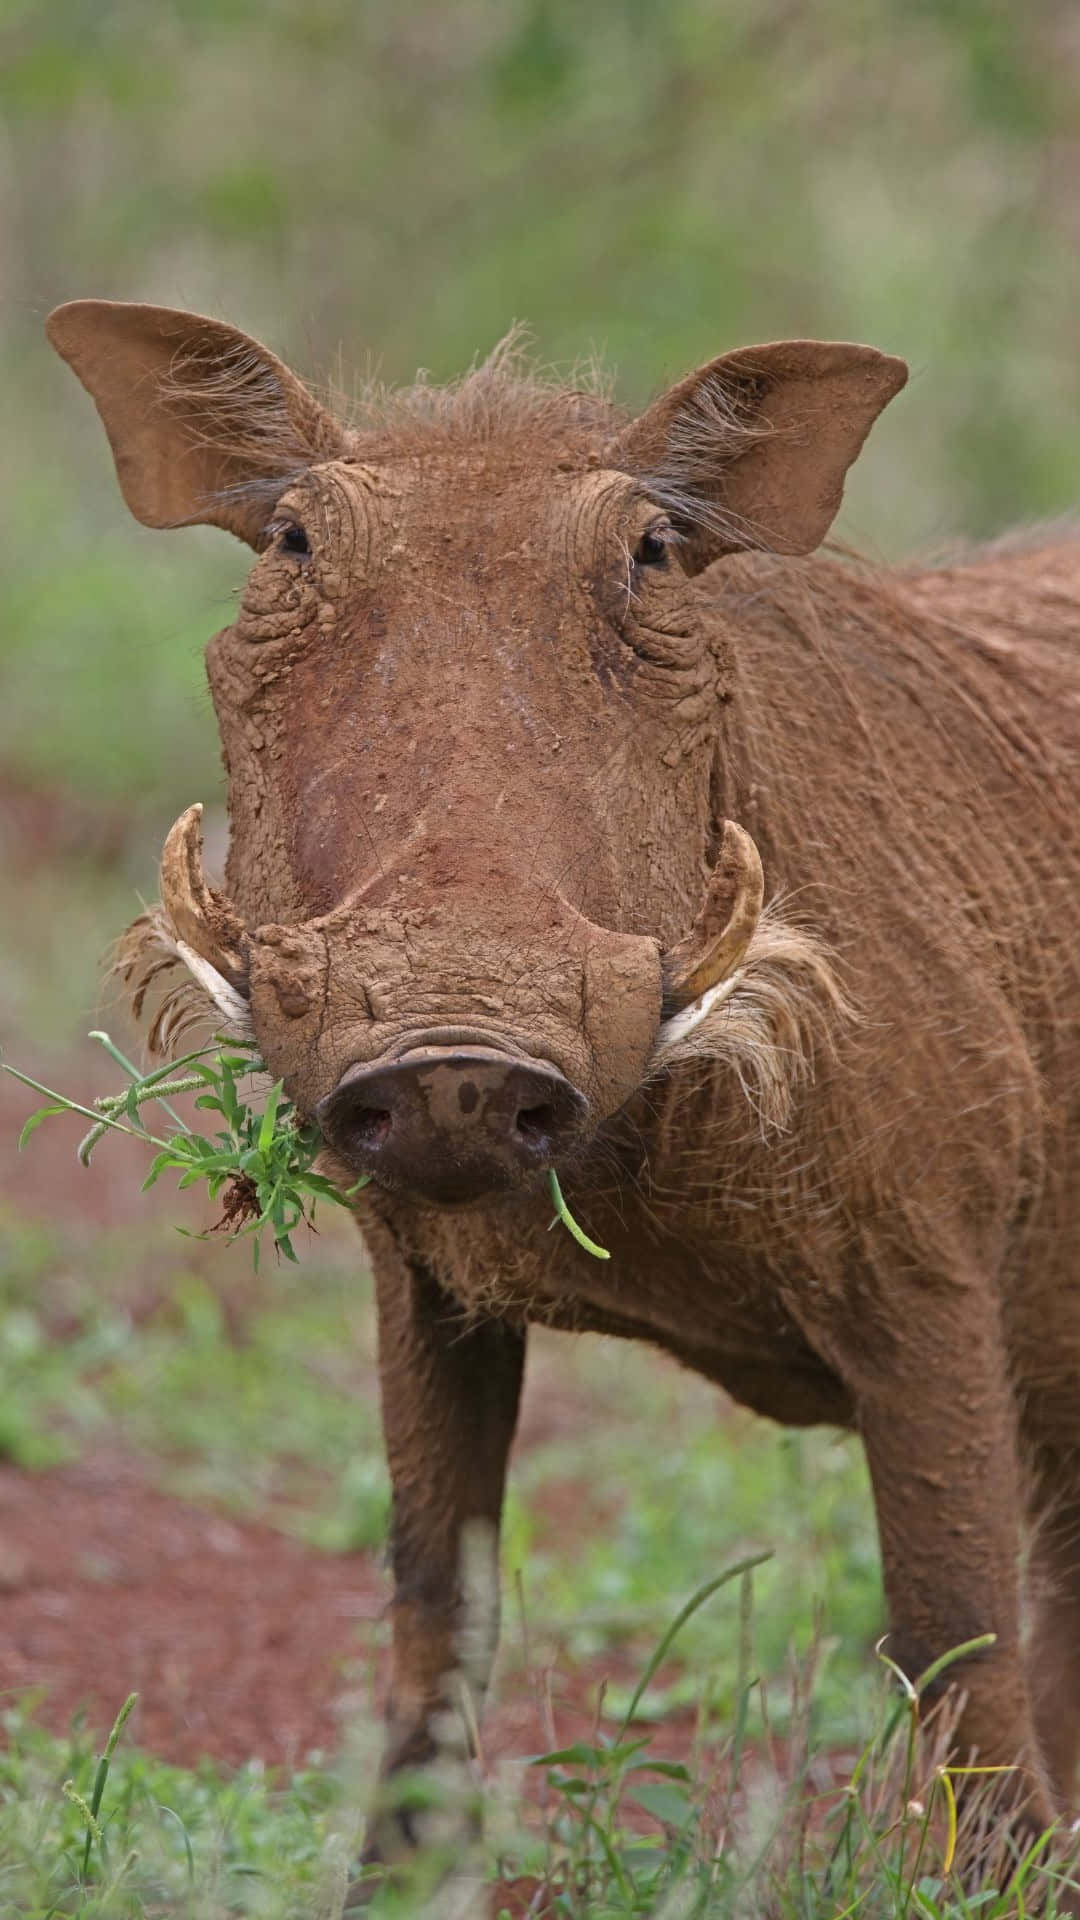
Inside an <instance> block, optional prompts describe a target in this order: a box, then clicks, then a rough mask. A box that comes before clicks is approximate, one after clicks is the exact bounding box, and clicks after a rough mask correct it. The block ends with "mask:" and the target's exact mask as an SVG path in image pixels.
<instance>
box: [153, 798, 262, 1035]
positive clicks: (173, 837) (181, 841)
mask: <svg viewBox="0 0 1080 1920" xmlns="http://www.w3.org/2000/svg"><path fill="white" fill-rule="evenodd" d="M202 844H203V837H202V807H201V806H194V807H188V809H187V811H186V813H182V814H181V815H180V818H179V820H177V821H176V823H175V825H174V826H172V827H171V828H170V829H169V833H168V837H167V839H166V841H165V845H164V847H163V848H162V853H161V901H162V905H163V907H164V908H165V912H166V914H167V915H168V917H169V920H170V921H171V923H172V929H173V932H174V934H175V936H176V940H177V943H178V945H182V946H184V947H187V948H189V949H190V950H191V951H192V952H193V953H195V954H197V955H198V956H199V958H200V959H202V960H204V961H206V962H208V963H209V965H210V967H211V968H212V969H213V970H214V972H215V973H217V974H219V975H220V976H222V977H223V978H224V979H225V981H226V982H227V984H228V985H229V986H230V987H231V988H232V989H233V990H234V991H235V992H238V993H240V994H246V992H247V971H248V970H247V960H246V947H247V935H246V931H245V928H244V923H243V921H242V920H241V919H240V916H239V914H237V913H235V912H234V911H233V909H232V907H231V906H230V905H229V903H228V901H227V900H226V899H225V897H224V895H223V894H221V893H219V892H218V890H217V888H216V887H212V886H210V884H209V882H208V881H207V879H206V876H205V874H204V873H203V864H202ZM190 964H191V963H190V961H188V965H189V966H190ZM192 972H195V969H194V968H192ZM204 984H205V983H204ZM208 991H209V989H208ZM212 997H213V998H214V999H215V1000H216V999H217V995H216V994H214V995H212ZM219 1004H220V1002H219Z"/></svg>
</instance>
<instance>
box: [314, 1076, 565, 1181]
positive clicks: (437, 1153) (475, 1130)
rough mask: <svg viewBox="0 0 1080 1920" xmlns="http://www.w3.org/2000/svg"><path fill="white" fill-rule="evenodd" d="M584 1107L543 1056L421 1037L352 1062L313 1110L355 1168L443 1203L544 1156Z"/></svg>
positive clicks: (516, 1174) (552, 1152) (508, 1177)
mask: <svg viewBox="0 0 1080 1920" xmlns="http://www.w3.org/2000/svg"><path fill="white" fill-rule="evenodd" d="M586 1111H587V1102H586V1100H585V1098H584V1095H582V1094H580V1093H579V1092H578V1091H577V1089H576V1088H575V1087H573V1086H571V1084H570V1082H569V1080H567V1079H566V1078H565V1077H564V1075H563V1074H561V1073H560V1072H559V1071H558V1069H557V1068H556V1067H553V1066H550V1065H549V1064H548V1063H546V1062H544V1061H537V1060H530V1059H527V1058H515V1057H514V1055H513V1054H509V1053H504V1052H502V1051H501V1050H500V1049H498V1048H495V1047H485V1046H470V1047H445V1046H419V1047H414V1048H412V1049H411V1050H410V1051H409V1052H408V1053H406V1054H404V1055H403V1056H402V1057H400V1058H398V1059H394V1060H389V1061H376V1062H375V1063H374V1064H365V1063H360V1064H358V1065H356V1066H353V1067H350V1068H349V1069H348V1071H347V1072H346V1073H345V1074H343V1075H342V1078H341V1080H340V1081H339V1083H338V1085H337V1086H336V1087H335V1089H334V1091H333V1093H330V1094H327V1096H326V1098H325V1099H324V1100H321V1101H320V1102H319V1104H318V1106H317V1108H316V1118H317V1119H318V1122H319V1125H320V1126H321V1128H322V1130H323V1132H324V1134H325V1135H326V1138H327V1139H328V1140H329V1142H330V1144H331V1145H332V1146H333V1147H335V1148H336V1150H337V1151H338V1153H340V1154H341V1155H342V1157H343V1158H344V1159H345V1160H346V1161H347V1162H348V1164H349V1165H350V1166H351V1167H353V1168H355V1170H356V1172H357V1173H358V1174H362V1173H369V1174H373V1175H377V1177H378V1179H379V1181H380V1182H381V1184H382V1185H384V1186H388V1187H402V1188H406V1189H408V1190H409V1191H410V1192H412V1193H415V1194H416V1195H418V1196H419V1197H422V1198H423V1199H426V1200H431V1201H434V1202H436V1203H438V1204H442V1205H447V1204H453V1203H454V1202H455V1201H458V1202H460V1201H466V1200H477V1199H480V1198H481V1197H482V1196H483V1195H485V1194H490V1193H496V1192H499V1191H501V1190H504V1189H506V1188H509V1187H514V1186H517V1185H519V1184H520V1183H521V1181H522V1179H523V1178H524V1177H525V1176H526V1175H527V1174H529V1173H532V1172H534V1171H536V1170H537V1169H540V1168H542V1167H547V1166H550V1165H551V1164H552V1162H553V1161H554V1160H555V1159H556V1158H557V1156H558V1155H559V1154H560V1152H564V1151H565V1149H566V1147H567V1145H568V1144H569V1142H571V1141H572V1140H573V1138H574V1137H575V1135H576V1134H577V1133H578V1132H579V1130H580V1128H581V1126H582V1123H583V1121H584V1119H585V1115H586Z"/></svg>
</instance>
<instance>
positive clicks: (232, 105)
mask: <svg viewBox="0 0 1080 1920" xmlns="http://www.w3.org/2000/svg"><path fill="white" fill-rule="evenodd" d="M1078 107H1080V14H1078V11H1077V8H1076V7H1075V5H1074V4H1071V0H1029V3H1028V4H1025V5H1024V6H1018V5H1016V4H1015V0H865V4H856V0H823V3H822V4H815V5H806V4H799V3H798V0H723V3H721V0H668V3H667V4H664V5H657V4H656V3H655V0H590V4H588V5H583V4H581V0H407V3H404V4H403V0H362V3H361V4H353V5H349V4H345V0H304V4H300V0H258V3H257V4H256V0H172V3H171V4H162V0H157V3H156V4H150V5H147V4H144V0H138V4H136V0H52V3H51V4H49V5H44V4H42V0H4V5H3V7H2V8H0V110H2V112H3V120H4V133H3V145H2V147H0V181H2V184H0V246H2V250H3V257H4V272H3V287H4V296H3V301H2V304H0V329H2V332H0V359H2V366H3V383H4V394H5V421H6V431H5V434H4V437H3V445H2V447H0V508H2V512H3V524H4V529H5V535H6V538H5V542H4V546H5V553H4V564H3V568H2V572H3V576H4V580H3V587H2V599H0V629H2V633H0V760H2V763H3V765H4V767H5V768H6V769H7V771H8V774H9V776H13V777H16V778H17V779H19V780H21V781H30V782H35V783H36V782H41V783H45V784H46V785H52V784H55V783H61V784H62V785H64V786H65V787H68V788H70V789H72V790H73V791H74V792H75V793H77V794H78V795H80V796H82V795H85V796H87V798H88V799H93V800H94V801H95V802H97V801H104V800H106V799H107V800H110V801H119V802H121V803H123V804H126V805H135V804H137V805H138V807H139V809H140V813H141V814H142V815H143V816H144V817H146V815H147V814H148V813H152V815H153V818H154V822H155V828H156V825H158V824H160V823H161V822H164V821H165V820H166V816H168V818H169V819H171V818H172V816H173V814H174V813H175V812H176V811H177V809H178V808H179V807H180V806H181V805H184V804H187V802H189V801H190V800H191V799H193V798H196V797H199V796H202V797H204V798H206V799H207V800H209V799H211V798H212V796H213V792H214V790H215V782H216V780H217V777H218V776H217V757H216V745H215V741H214V733H213V727H212V724H211V721H210V718H209V715H208V711H207V704H206V700H205V696H204V693H203V690H202V677H201V669H200V661H199V647H200V644H201V641H202V640H203V638H205V636H206V635H208V633H209V632H210V631H212V630H213V629H214V627H215V626H217V625H220V624H222V623H223V622H224V621H225V619H226V618H227V614H228V606H229V593H230V590H231V589H233V588H235V586H236V585H237V583H238V582H239V580H240V579H241V577H242V574H243V571H244V554H243V551H242V550H241V549H240V548H239V547H233V546H232V545H231V544H230V543H229V541H228V540H227V539H226V538H225V537H224V536H221V535H216V534H209V535H207V534H202V533H188V534H184V535H176V536H165V535H155V534H153V533H148V532H145V531H142V530H140V529H138V528H136V527H135V526H134V525H133V524H132V523H131V522H129V521H128V519H127V516H126V511H125V509H124V507H123V504H122V502H121V500H120V497H119V494H118V492H117V490H116V488H115V485H114V482H113V477H112V470H111V466H110V464H109V461H108V456H107V451H106V447H105V443H104V439H103V436H102V435H101V432H100V429H99V427H98V425H97V421H96V418H95V416H94V415H93V412H92V409H91V407H90V404H89V402H88V401H87V400H86V398H85V397H84V396H83V394H82V393H81V392H80V390H79V389H78V388H77V386H76V384H75V382H74V381H73V379H72V377H71V375H70V374H69V373H68V372H67V371H66V370H65V369H64V368H63V367H62V366H61V365H60V364H59V363H58V362H57V361H55V360H54V359H53V358H52V356H51V355H50V354H49V352H48V350H47V349H46V347H45V345H44V341H43V337H42V330H41V328H42V320H43V318H44V316H45V314H46V313H47V312H48V310H49V308H50V307H51V306H52V305H53V304H54V303H55V302H57V301H59V300H62V299H66V298H70V297H73V296H76V295H85V294H90V293H93V294H104V295H109V296H112V297H117V298H129V299H130V298H135V299H142V300H156V301H161V302H165V303H169V304H173V305H180V306H190V307H193V308H196V309H201V310H203V311H206V312H211V313H217V314H220V315H222V316H224V317H227V318H229V319H231V320H233V321H234V322H236V323H237V324H238V325H240V326H242V327H244V328H246V329H247V330H248V331H250V332H254V333H256V334H257V335H260V336H261V337H263V338H264V339H266V340H267V341H268V342H269V343H271V344H272V345H273V346H274V347H275V348H277V349H278V350H279V351H280V352H282V353H283V354H284V355H285V356H286V357H289V358H291V359H292V360H293V362H294V364H296V365H297V366H298V367H300V368H301V369H302V370H303V371H305V372H308V373H314V374H315V375H317V376H325V377H327V378H330V377H336V376H337V374H338V372H339V369H341V368H344V369H345V371H346V374H347V372H348V370H349V369H350V368H352V367H356V366H360V367H361V368H363V367H365V366H368V365H369V364H371V363H374V364H376V365H377V366H378V367H379V368H381V370H382V371H383V372H384V373H385V374H386V375H387V376H389V377H392V378H395V379H397V378H402V379H404V378H408V377H410V376H411V375H412V373H413V372H414V370H415V369H416V368H417V367H418V366H424V367H426V368H429V369H430V370H431V372H432V373H433V375H434V376H436V377H440V376H445V375H449V374H452V373H455V372H457V371H460V370H461V368H462V367H463V366H464V365H466V364H467V363H468V361H469V360H470V359H471V358H472V356H473V355H474V354H475V353H477V352H478V351H480V352H482V351H483V350H485V349H486V348H488V347H489V346H490V345H491V344H492V342H493V341H494V340H496V339H497V338H498V337H499V335H500V334H502V333H503V332H504V331H505V329H506V328H507V327H508V326H509V324H510V323H511V321H512V320H514V319H525V320H527V321H528V322H529V323H530V324H531V326H532V328H533V329H534V331H535V335H536V339H537V344H538V349H539V350H540V352H541V353H542V355H543V357H544V358H545V359H548V360H555V361H572V360H573V359H575V358H576V357H578V356H580V355H582V354H583V353H585V352H588V351H590V350H592V349H597V350H599V351H600V352H601V353H602V354H604V355H605V356H606V357H607V359H608V360H609V361H610V362H611V363H612V364H613V365H614V367H615V368H616V369H617V370H618V374H619V379H620V385H621V390H622V392H623V394H624V395H625V396H626V397H628V398H629V399H630V400H639V399H640V400H643V399H644V398H645V397H646V396H647V395H648V394H649V393H650V392H651V391H652V390H653V389H655V388H656V387H658V386H659V385H661V384H663V383H664V382H666V381H667V380H668V379H670V378H672V377H674V376H676V375H677V374H678V373H680V372H681V371H683V370H684V369H685V368H687V367H689V366H690V365H692V364H694V363H696V362H697V361H700V360H701V359H703V358H704V357H706V356H709V355H712V354H714V353H716V352H717V351H719V350H721V349H723V348H724V347H727V346H735V345H739V344H743V343H747V342H751V341H755V340H760V339H772V338H777V337H783V336H793V335H799V334H808V335H818V336H825V337H830V336H831V337H841V338H857V339H865V340H868V341H871V342H873V343H875V344H877V345H880V346H883V347H886V348H888V349H890V350H891V351H893V352H897V353H901V354H903V355H905V356H906V357H907V359H908V360H909V361H910V363H911V366H912V371H913V379H912V383H911V386H910V387H909V389H908V391H907V392H906V394H905V395H904V396H903V397H902V399H901V400H900V401H899V402H897V403H896V404H895V405H894V407H893V408H892V409H891V411H890V413H889V414H888V416H887V417H886V419H885V420H884V421H883V422H882V423H881V425H880V426H879V427H878V429H877V431H876V433H875V435H874V437H873V438H872V441H871V443H870V446H869V448H868V449H867V452H866V454H865V455H864V456H863V460H862V462H861V464H860V468H859V473H858V478H857V480H856V481H855V482H853V484H852V486H851V488H850V491H849V502H848V508H847V512H846V518H845V523H844V530H845V532H846V533H847V534H848V536H849V537H851V538H853V539H854V540H856V541H857V542H859V543H861V544H864V545H869V546H871V547H872V548H873V549H874V550H876V551H879V552H883V553H885V554H887V555H890V556H891V555H894V554H902V553H907V552H910V551H912V550H918V549H923V548H925V547H926V546H927V545H933V544H934V543H936V542H938V541H940V540H941V539H942V538H944V537H951V536H952V535H955V534H983V533H987V532H990V531H993V530H995V529H997V528H999V527H1001V526H1003V525H1005V524H1007V523H1010V522H1013V521H1016V520H1027V519H1030V518H1036V517H1039V516H1045V515H1048V514H1054V513H1057V512H1059V511H1061V510H1063V509H1066V508H1068V507H1069V506H1070V505H1071V503H1072V502H1073V500H1074V499H1075V497H1076V495H1077V492H1078V491H1080V324H1078V317H1077V316H1078V311H1080V300H1078V296H1080V266H1078V259H1077V255H1078V251H1080V248H1078V241H1080V191H1078V186H1080V180H1078V156H1080V144H1078V142H1080V113H1078ZM151 837H152V836H151Z"/></svg>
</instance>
